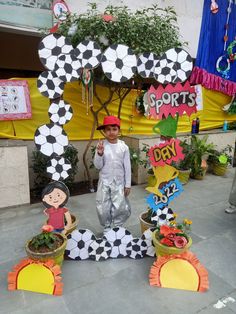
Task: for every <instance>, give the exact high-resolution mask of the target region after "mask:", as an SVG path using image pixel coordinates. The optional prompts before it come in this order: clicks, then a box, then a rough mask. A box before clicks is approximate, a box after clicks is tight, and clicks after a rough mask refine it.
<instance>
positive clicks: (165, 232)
mask: <svg viewBox="0 0 236 314" xmlns="http://www.w3.org/2000/svg"><path fill="white" fill-rule="evenodd" d="M182 232H183V231H182V230H180V229H177V228H173V227H169V226H167V225H163V226H161V227H160V234H163V235H164V236H165V237H166V236H167V235H168V234H170V233H182Z"/></svg>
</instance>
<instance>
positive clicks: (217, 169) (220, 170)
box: [212, 163, 228, 176]
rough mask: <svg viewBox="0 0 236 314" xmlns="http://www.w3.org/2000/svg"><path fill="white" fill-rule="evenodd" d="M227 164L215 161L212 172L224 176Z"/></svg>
mask: <svg viewBox="0 0 236 314" xmlns="http://www.w3.org/2000/svg"><path fill="white" fill-rule="evenodd" d="M227 166H228V165H227V164H220V163H213V164H212V172H213V173H214V174H215V175H217V176H224V175H225V174H226V171H227Z"/></svg>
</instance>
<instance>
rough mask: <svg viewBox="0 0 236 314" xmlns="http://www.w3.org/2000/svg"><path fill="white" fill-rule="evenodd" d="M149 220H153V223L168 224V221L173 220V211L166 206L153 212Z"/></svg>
mask: <svg viewBox="0 0 236 314" xmlns="http://www.w3.org/2000/svg"><path fill="white" fill-rule="evenodd" d="M151 220H152V221H155V223H156V224H157V225H159V226H161V225H166V224H169V222H170V221H172V220H174V213H173V211H172V209H171V208H169V207H167V206H166V207H163V208H161V209H158V210H157V211H156V212H155V213H153V215H152V217H151Z"/></svg>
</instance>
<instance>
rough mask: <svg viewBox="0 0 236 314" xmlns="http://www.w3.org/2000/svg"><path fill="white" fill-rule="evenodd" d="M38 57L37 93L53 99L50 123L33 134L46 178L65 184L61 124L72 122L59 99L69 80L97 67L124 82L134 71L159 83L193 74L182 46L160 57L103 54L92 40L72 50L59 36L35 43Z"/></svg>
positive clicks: (126, 51)
mask: <svg viewBox="0 0 236 314" xmlns="http://www.w3.org/2000/svg"><path fill="white" fill-rule="evenodd" d="M38 54H39V59H40V61H41V62H42V64H43V65H44V67H45V68H46V69H47V71H44V72H42V73H41V74H40V75H39V77H38V80H37V87H38V90H39V92H40V93H41V94H42V95H43V96H45V97H48V98H49V99H51V100H52V102H51V105H50V107H49V110H48V113H49V119H50V123H49V124H44V125H41V126H40V127H39V128H38V129H37V130H36V132H35V144H36V147H37V149H38V150H39V151H40V152H41V153H42V154H44V155H46V156H49V157H51V160H50V161H49V163H48V165H47V174H48V175H49V176H50V177H51V178H52V179H53V180H65V179H66V178H67V177H68V176H69V173H70V170H71V165H70V163H69V161H68V160H66V159H65V158H64V157H61V155H63V154H64V152H65V149H66V147H67V146H68V137H67V135H66V133H65V131H64V130H63V125H64V124H65V123H67V122H69V121H70V119H71V118H72V115H73V112H72V108H71V106H70V104H68V103H67V102H66V101H64V100H62V99H60V100H56V99H57V98H59V97H61V96H62V94H63V92H64V86H65V83H67V82H72V81H76V80H79V79H80V76H81V74H82V72H83V69H86V70H92V69H94V68H96V67H98V66H99V65H101V67H102V70H103V72H104V74H105V75H106V77H107V78H108V79H110V80H111V81H114V82H125V81H128V80H129V79H131V78H132V77H133V76H134V75H135V74H136V73H137V74H139V75H140V76H141V77H143V78H154V79H156V80H157V81H158V82H159V83H161V84H168V83H172V84H175V83H179V82H184V81H185V80H186V79H187V78H188V77H189V75H190V74H191V71H192V67H193V62H192V58H191V56H190V55H189V54H188V53H187V52H186V51H185V50H183V49H181V48H172V49H169V50H168V51H166V52H165V53H164V54H163V55H162V56H161V57H160V58H159V57H158V56H156V55H155V54H154V53H152V52H146V53H143V54H141V55H140V56H138V57H137V56H136V55H135V54H134V53H133V51H132V49H131V48H129V47H128V46H126V45H122V44H113V45H111V46H109V47H108V48H107V49H106V50H105V51H104V52H102V51H101V49H100V47H99V45H98V44H97V43H96V42H94V41H91V40H84V41H82V42H81V43H79V44H78V45H77V46H76V47H75V48H74V47H73V46H72V44H71V42H70V40H69V39H68V38H66V37H64V36H62V35H59V34H56V33H54V34H50V35H47V36H45V37H44V38H43V39H42V40H41V41H40V43H39V48H38Z"/></svg>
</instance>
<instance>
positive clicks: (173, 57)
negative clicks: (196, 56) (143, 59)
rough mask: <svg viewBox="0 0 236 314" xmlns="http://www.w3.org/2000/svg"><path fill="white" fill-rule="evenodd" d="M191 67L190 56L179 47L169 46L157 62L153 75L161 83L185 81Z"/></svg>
mask: <svg viewBox="0 0 236 314" xmlns="http://www.w3.org/2000/svg"><path fill="white" fill-rule="evenodd" d="M192 69H193V60H192V58H191V56H190V55H189V54H188V53H187V52H186V51H185V50H183V49H181V48H171V49H169V50H167V51H166V52H165V53H164V54H163V56H162V57H161V58H160V61H158V62H157V64H156V67H155V70H154V76H155V78H156V80H157V81H158V82H159V83H161V84H168V83H174V84H176V83H178V82H179V83H181V82H184V81H186V80H187V78H188V77H189V76H190V74H191V72H192Z"/></svg>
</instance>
